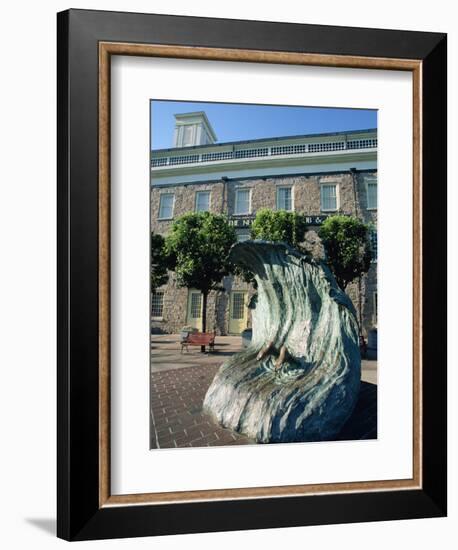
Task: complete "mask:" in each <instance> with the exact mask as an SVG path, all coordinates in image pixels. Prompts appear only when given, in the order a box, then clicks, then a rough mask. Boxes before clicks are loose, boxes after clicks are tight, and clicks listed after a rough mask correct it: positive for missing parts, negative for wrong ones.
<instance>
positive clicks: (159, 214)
mask: <svg viewBox="0 0 458 550" xmlns="http://www.w3.org/2000/svg"><path fill="white" fill-rule="evenodd" d="M164 195H172V197H173V200H172V215H171V216H170V217H167V218H163V217H161V202H162V197H163V196H164ZM174 211H175V193H161V194H160V195H159V211H158V213H157V219H158V220H173V213H174Z"/></svg>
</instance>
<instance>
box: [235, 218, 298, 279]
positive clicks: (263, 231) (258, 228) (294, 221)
mask: <svg viewBox="0 0 458 550" xmlns="http://www.w3.org/2000/svg"><path fill="white" fill-rule="evenodd" d="M306 229H307V224H306V223H305V217H304V216H303V215H302V214H298V213H297V212H287V211H286V210H270V209H269V208H261V209H260V210H258V212H257V214H256V217H255V219H254V221H253V224H252V226H251V238H252V239H261V240H263V241H283V242H285V243H287V244H289V245H290V246H292V247H293V248H297V249H298V250H301V251H302V252H304V250H302V248H301V242H302V241H303V239H304V234H305V231H306ZM234 273H235V275H238V276H239V277H241V278H242V279H243V280H244V281H245V282H246V283H251V284H252V285H253V286H254V288H256V281H255V279H254V276H253V274H252V273H251V271H249V270H248V269H246V268H243V267H239V266H236V267H235V268H234Z"/></svg>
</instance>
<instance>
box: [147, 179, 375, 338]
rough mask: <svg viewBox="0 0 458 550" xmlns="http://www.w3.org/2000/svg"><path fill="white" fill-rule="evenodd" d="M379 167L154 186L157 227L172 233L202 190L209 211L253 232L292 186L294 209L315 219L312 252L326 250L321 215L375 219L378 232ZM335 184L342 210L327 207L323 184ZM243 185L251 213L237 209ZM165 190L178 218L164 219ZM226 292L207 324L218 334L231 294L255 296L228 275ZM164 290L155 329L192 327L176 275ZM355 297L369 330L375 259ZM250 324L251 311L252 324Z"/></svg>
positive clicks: (218, 296)
mask: <svg viewBox="0 0 458 550" xmlns="http://www.w3.org/2000/svg"><path fill="white" fill-rule="evenodd" d="M376 176H377V173H376V171H374V170H366V171H353V170H351V171H341V172H333V173H324V174H323V173H320V174H317V175H313V174H302V175H292V176H291V175H286V176H272V177H262V178H259V177H250V178H245V179H243V178H231V179H227V178H224V179H217V180H215V181H205V182H194V183H184V184H178V185H167V186H165V185H164V186H154V185H153V186H152V190H151V230H152V231H153V232H154V233H159V234H162V235H166V234H167V232H168V231H169V229H170V226H171V224H172V223H173V220H174V219H176V218H178V217H179V216H181V215H182V214H184V213H186V212H192V211H194V210H195V206H196V193H197V192H198V191H209V192H210V204H209V210H210V212H213V213H218V214H219V213H225V214H227V215H228V217H229V219H230V221H231V223H233V224H234V225H235V227H236V230H237V233H238V234H239V235H240V236H242V235H245V236H246V235H247V234H248V233H249V226H250V223H251V221H252V219H253V217H254V216H255V214H256V212H257V211H258V210H259V209H261V208H271V209H276V208H277V189H278V188H279V187H291V190H292V201H293V203H292V204H293V209H294V210H295V211H297V212H300V213H303V214H305V215H309V216H311V217H313V219H312V218H311V225H310V226H309V231H308V232H307V234H306V241H307V243H308V245H309V246H310V247H311V250H312V251H314V252H316V251H318V255H319V254H320V250H322V247H321V243H320V241H319V237H318V235H317V231H318V229H319V222H320V216H321V217H323V216H325V215H332V214H335V213H342V214H348V215H353V216H357V217H359V218H360V219H362V220H364V221H365V222H366V223H370V224H372V225H373V227H374V231H376V225H377V210H376V209H370V208H368V203H367V201H368V190H367V184H368V182H371V181H376V179H375V178H376ZM323 184H335V185H336V190H337V211H323V210H322V202H321V190H320V186H321V185H323ZM238 189H250V194H251V200H250V203H251V208H250V213H249V214H248V215H246V214H243V215H238V214H237V211H236V193H237V190H238ZM163 193H169V194H170V193H172V194H173V195H174V208H173V219H167V220H161V219H159V207H160V196H161V194H163ZM223 286H224V288H225V292H212V293H211V294H210V295H209V299H208V308H207V309H208V311H207V327H208V330H212V329H215V330H216V331H217V333H218V334H227V333H228V332H229V330H230V329H229V317H230V313H229V310H230V307H229V300H230V296H231V292H234V291H242V290H243V291H247V296H248V298H249V296H250V295H251V294H252V289H251V288H249V285H247V284H246V283H244V282H242V281H240V280H239V279H237V278H233V277H226V278H225V279H224V281H223ZM159 290H160V291H163V292H164V298H163V315H162V318H161V319H153V321H152V330H153V331H156V332H166V333H175V332H179V331H180V330H181V328H182V327H183V326H185V325H187V324H188V323H187V321H188V319H187V315H188V289H186V288H184V289H183V288H178V287H177V285H176V280H175V277H174V274H173V273H171V274H170V280H169V283H168V284H167V285H165V286H164V287H163V288H161V289H159ZM346 292H347V294H348V295H349V296H350V298H351V299H352V301H353V303H354V305H355V307H356V309H357V311H358V316H359V319H360V321H361V326H362V329H363V334H364V335H365V336H367V334H368V332H369V331H370V330H371V329H372V328H374V327H375V326H376V322H377V318H376V292H377V262H376V261H374V262H373V264H372V266H371V268H370V270H369V272H368V273H367V274H366V275H365V276H363V277H362V278H361V281H354V282H353V283H352V284H350V285H349V287H348V288H347V289H346ZM249 325H250V316H249V314H248V318H247V326H249Z"/></svg>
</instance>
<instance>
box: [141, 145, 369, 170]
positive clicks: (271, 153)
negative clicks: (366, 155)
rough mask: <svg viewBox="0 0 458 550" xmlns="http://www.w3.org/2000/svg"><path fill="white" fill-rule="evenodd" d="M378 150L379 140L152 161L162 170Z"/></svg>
mask: <svg viewBox="0 0 458 550" xmlns="http://www.w3.org/2000/svg"><path fill="white" fill-rule="evenodd" d="M376 148H377V138H368V139H352V140H348V141H343V140H342V141H329V142H325V143H323V142H321V143H298V144H295V145H273V146H271V147H257V148H253V149H235V150H233V151H217V152H212V153H202V154H193V155H191V154H189V155H170V156H168V157H156V158H153V159H152V160H151V166H152V167H153V168H162V167H164V166H178V165H181V164H196V163H201V162H216V161H221V160H235V159H248V158H262V157H279V156H283V155H284V156H290V155H306V154H310V153H325V152H333V151H346V150H347V151H348V150H355V149H376Z"/></svg>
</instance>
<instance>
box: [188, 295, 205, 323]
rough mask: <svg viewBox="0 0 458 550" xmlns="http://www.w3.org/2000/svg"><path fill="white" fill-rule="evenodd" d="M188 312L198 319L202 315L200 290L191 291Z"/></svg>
mask: <svg viewBox="0 0 458 550" xmlns="http://www.w3.org/2000/svg"><path fill="white" fill-rule="evenodd" d="M190 312H191V317H193V318H194V319H200V317H201V316H202V294H201V293H200V292H191V304H190Z"/></svg>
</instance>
